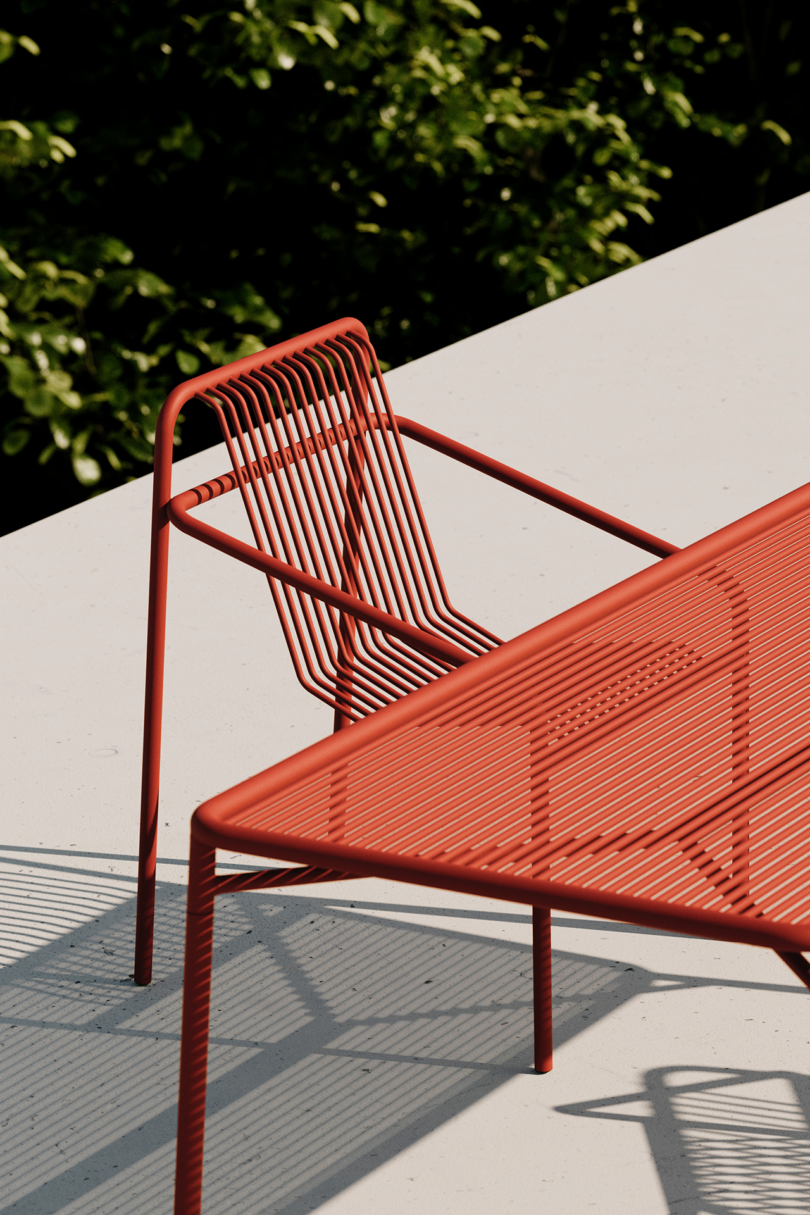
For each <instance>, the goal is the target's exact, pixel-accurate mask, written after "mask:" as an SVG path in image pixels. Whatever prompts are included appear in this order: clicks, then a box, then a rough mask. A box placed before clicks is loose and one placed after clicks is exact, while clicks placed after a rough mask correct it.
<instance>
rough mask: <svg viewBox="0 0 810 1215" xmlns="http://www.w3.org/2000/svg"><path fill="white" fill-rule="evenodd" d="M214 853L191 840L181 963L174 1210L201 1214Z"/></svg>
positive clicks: (180, 1214) (183, 1214) (185, 1214)
mask: <svg viewBox="0 0 810 1215" xmlns="http://www.w3.org/2000/svg"><path fill="white" fill-rule="evenodd" d="M215 859H216V852H215V850H214V849H213V848H206V847H205V846H204V845H202V844H198V843H197V841H196V840H192V841H191V858H190V864H189V875H188V876H189V880H188V911H187V913H186V953H185V962H184V966H183V1021H182V1030H181V1039H180V1096H179V1100H178V1109H177V1165H176V1171H175V1188H174V1212H175V1215H200V1210H201V1208H202V1176H203V1145H204V1139H205V1090H206V1080H207V1075H208V1025H209V1020H210V1011H211V954H212V948H213V943H214V888H213V877H214V870H215Z"/></svg>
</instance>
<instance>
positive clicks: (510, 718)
mask: <svg viewBox="0 0 810 1215" xmlns="http://www.w3.org/2000/svg"><path fill="white" fill-rule="evenodd" d="M808 548H810V485H808V486H804V487H802V488H801V489H798V490H795V491H794V492H793V493H791V494H788V495H786V497H784V498H782V499H779V500H778V501H776V502H774V503H771V504H770V505H769V506H767V507H763V508H762V509H760V510H758V511H755V512H754V513H753V514H752V515H749V516H748V517H747V518H744V519H741V520H739V521H738V522H737V523H734V524H731V525H730V526H729V527H726V528H723V529H722V530H721V531H719V532H717V533H715V534H714V535H711V536H708V537H706V538H705V539H704V540H701V541H698V542H697V543H696V544H693V545H691V546H690V547H689V548H687V549H684V550H683V551H682V552H679V553H676V554H675V555H673V556H670V557H669V558H668V559H667V560H666V561H663V562H661V563H660V564H658V565H655V566H652V567H651V568H649V569H646V570H643V571H641V573H638V574H636V575H634V576H633V577H632V578H629V579H627V580H625V581H624V582H622V583H619V584H618V585H617V586H615V587H612V588H611V589H609V590H607V591H604V592H602V593H601V594H599V595H597V596H595V597H594V598H592V599H590V600H588V601H586V602H585V603H582V604H580V605H578V606H577V607H575V608H572V609H570V610H569V611H567V612H563V613H562V614H561V615H559V616H557V617H555V618H554V619H552V620H549V621H547V622H546V623H545V624H541V625H539V626H538V627H537V628H535V629H532V630H530V631H529V632H527V633H524V634H523V635H522V636H521V637H518V638H515V639H514V640H512V641H509V642H507V643H505V644H504V645H502V646H501V647H499V648H497V649H496V650H494V651H493V652H491V653H488V654H485V655H483V656H482V657H481V658H479V659H478V660H477V661H476V662H474V663H467V664H465V665H464V666H463V667H461V668H460V669H459V670H456V671H453V672H451V673H450V674H448V675H447V676H446V677H445V678H443V679H440V680H436V681H434V682H433V683H431V684H430V685H429V686H427V687H424V688H421V689H420V690H418V691H416V692H415V693H414V694H413V695H412V696H408V697H406V698H404V699H401V700H399V701H398V702H397V703H396V704H392V705H389V706H387V707H386V708H384V709H383V710H382V712H380V713H377V714H374V715H372V716H370V717H369V718H367V719H366V720H365V721H362V722H359V723H358V724H357V725H356V726H354V727H353V728H352V729H351V730H345V731H341V732H340V733H338V734H335V735H333V736H332V737H331V738H326V739H323V740H322V741H321V742H319V743H316V744H315V745H314V746H312V747H309V748H307V749H306V750H304V751H302V752H300V754H298V755H295V756H292V757H291V758H290V759H287V760H284V761H282V762H281V763H279V764H276V765H275V766H274V767H273V768H270V769H268V770H267V771H265V772H261V773H259V774H258V775H257V776H254V777H251V778H250V779H249V780H246V781H244V782H243V783H242V784H240V785H237V786H236V787H234V788H232V789H229V790H228V791H226V792H225V793H221V794H219V795H218V796H216V797H214V798H212V799H211V800H210V801H208V802H206V803H205V804H204V805H202V806H200V807H199V808H198V809H197V810H196V811H195V813H194V815H193V818H192V828H191V856H190V867H189V888H188V915H187V920H186V953H185V972H184V973H185V982H184V991H183V1023H182V1047H181V1062H180V1096H179V1112H178V1150H177V1181H176V1190H175V1195H176V1196H175V1215H199V1210H200V1202H201V1194H202V1168H203V1136H204V1129H205V1093H206V1062H207V1051H208V1022H209V1004H210V985H211V970H212V943H213V926H214V903H215V899H216V896H217V895H219V894H223V893H228V892H231V891H233V890H247V889H254V888H258V887H261V886H263V885H265V884H266V883H265V875H264V874H260V873H252V874H234V875H229V876H217V874H216V852H217V849H218V848H226V849H228V850H229V851H236V852H242V853H247V854H249V855H252V856H265V857H272V858H274V859H276V860H282V861H286V862H289V863H297V864H299V865H310V866H323V867H331V868H338V867H341V868H345V869H346V870H348V871H349V872H351V873H354V874H357V875H362V876H369V877H383V878H388V879H394V880H397V881H404V882H412V883H416V884H419V885H424V886H431V887H435V888H438V889H444V890H455V891H460V892H463V893H467V894H480V895H484V896H486V897H489V898H498V899H504V900H507V901H509V902H516V903H524V904H528V905H529V906H531V907H532V909H533V916H534V927H535V1033H536V1045H535V1050H536V1052H537V1055H538V1064H539V1067H540V1070H543V1067H544V1065H545V1063H546V1062H547V1063H549V1064H550V1052H551V1020H550V1011H551V1010H550V1007H549V1004H548V1002H547V994H548V991H549V985H548V977H547V972H546V966H547V964H548V956H549V955H548V950H547V938H546V936H545V935H544V934H545V933H546V932H547V926H548V919H547V918H541V916H542V917H547V915H548V913H547V912H544V913H541V912H540V911H539V910H538V909H540V908H552V907H554V908H558V909H560V910H563V911H570V912H575V913H580V914H585V915H596V916H607V917H609V918H610V919H614V920H620V921H624V922H626V923H630V924H638V925H645V926H649V927H654V928H658V929H661V930H665V931H671V932H680V933H686V934H688V935H693V936H699V937H703V938H707V939H709V940H719V941H733V942H738V943H742V944H748V945H756V946H760V947H763V948H767V949H773V950H775V951H776V952H777V953H778V954H779V956H780V957H781V958H782V959H783V961H784V962H786V963H787V965H788V966H789V967H790V969H791V970H792V971H793V972H794V973H795V974H796V975H797V976H798V978H799V979H800V980H801V981H802V982H803V983H804V984H805V985H806V986H808V987H810V964H808V962H807V959H806V958H805V957H804V956H803V951H806V950H810V869H808V861H807V857H808V851H810V741H809V739H810V615H808V611H807V603H808V599H809V598H810V565H809V564H808V561H807V553H808ZM545 1052H548V1054H547V1055H546V1053H545ZM271 1099H272V1097H271Z"/></svg>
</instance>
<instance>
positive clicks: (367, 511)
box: [199, 331, 498, 720]
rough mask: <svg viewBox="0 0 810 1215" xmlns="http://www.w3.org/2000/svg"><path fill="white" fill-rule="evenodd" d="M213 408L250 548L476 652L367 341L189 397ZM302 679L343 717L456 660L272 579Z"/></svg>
mask: <svg viewBox="0 0 810 1215" xmlns="http://www.w3.org/2000/svg"><path fill="white" fill-rule="evenodd" d="M199 396H200V399H202V400H204V401H205V402H207V404H209V405H210V406H211V407H212V408H213V409H214V410H215V411H216V413H217V416H218V418H219V421H220V426H221V428H222V432H223V435H224V437H225V441H226V443H227V446H228V450H229V453H230V456H231V461H232V465H233V470H234V474H235V476H236V479H237V481H238V484H239V489H240V492H241V494H242V498H243V501H244V504H245V507H246V510H247V513H248V518H249V520H250V526H251V530H252V532H253V537H254V540H255V543H256V545H257V547H258V548H259V549H260V550H261V551H262V552H267V553H269V554H270V555H271V556H273V557H277V558H279V559H281V560H283V561H285V562H286V563H287V564H288V565H291V566H294V567H295V568H296V569H299V570H303V571H304V572H306V573H308V574H310V575H312V576H313V577H316V578H318V579H320V580H321V581H322V582H326V583H328V584H329V585H331V586H334V587H337V588H339V589H340V590H342V591H345V592H347V593H348V594H350V595H352V596H354V597H355V598H358V599H361V600H363V601H365V602H366V603H370V604H372V605H374V606H375V607H378V608H380V609H382V610H383V611H385V612H387V613H389V614H390V615H391V616H394V617H396V618H397V619H399V620H403V621H406V622H407V623H409V624H412V625H414V626H415V627H417V628H419V629H421V630H423V631H425V632H428V633H432V634H433V635H434V636H435V635H438V636H441V637H445V638H447V639H448V640H449V641H451V642H452V643H453V644H454V645H455V646H457V647H459V649H461V650H462V651H464V653H466V654H470V655H480V654H483V653H485V652H486V651H487V650H490V649H492V648H493V646H495V645H497V644H498V638H497V637H495V636H494V635H493V634H491V633H488V632H487V631H486V630H485V629H483V628H481V627H480V626H478V625H476V624H475V623H474V622H473V621H471V620H468V619H467V618H466V617H465V616H462V615H461V614H460V613H459V612H457V611H456V610H455V608H454V607H453V606H452V605H451V603H450V602H449V599H448V597H447V592H446V589H445V586H444V583H443V581H442V577H441V573H440V570H439V567H438V563H437V561H436V557H435V554H434V551H433V545H432V543H431V540H430V535H429V533H428V530H427V526H426V523H425V520H424V516H423V513H422V508H421V506H420V503H419V499H418V496H417V494H416V489H415V487H414V484H413V479H412V477H411V472H410V469H409V467H408V462H407V459H406V457H405V452H404V449H403V445H402V440H401V437H400V435H399V432H398V430H397V425H396V420H395V418H394V415H393V413H392V410H391V407H390V403H389V401H388V397H387V394H386V391H385V386H384V383H383V380H382V375H381V372H380V368H379V365H378V363H377V358H376V355H375V353H374V350H373V348H372V346H371V345H370V343H369V342H368V341H367V339H366V338H365V337H364V336H363V335H362V334H360V333H354V332H351V331H350V332H348V333H344V334H337V335H335V336H334V337H331V338H329V339H326V340H323V341H317V342H315V343H314V344H312V345H310V346H302V348H301V349H300V350H298V351H296V352H295V353H293V354H288V355H287V357H284V358H281V359H279V360H277V361H269V362H268V363H266V364H264V365H262V366H259V367H256V368H254V369H253V370H251V371H250V372H247V373H245V374H242V375H241V376H239V377H238V378H233V379H228V380H225V381H223V382H222V383H220V384H218V385H217V386H215V387H213V388H210V389H208V390H207V391H205V392H203V393H200V394H199ZM268 582H269V584H270V589H271V592H272V594H273V598H274V601H275V604H276V608H277V610H278V613H279V617H280V619H281V623H282V627H283V629H284V634H285V637H286V639H287V643H288V646H289V649H290V653H291V656H292V659H293V663H294V664H295V669H296V673H297V675H298V678H299V680H300V681H301V683H303V685H304V687H306V688H307V690H308V691H311V692H313V693H314V694H315V695H316V696H318V697H319V698H320V699H321V700H324V701H326V703H327V704H330V705H332V706H333V707H335V708H337V709H338V710H339V711H340V712H341V713H342V714H343V715H344V716H345V717H346V718H348V719H349V720H357V719H359V718H361V717H364V716H366V715H367V714H369V713H373V712H374V711H375V710H376V709H378V708H380V707H382V706H383V705H386V704H390V703H392V702H393V701H395V700H397V699H399V698H400V697H401V696H404V695H406V694H407V693H409V692H411V691H413V690H414V689H415V688H418V687H422V686H423V685H424V684H426V683H428V682H430V681H431V680H433V679H435V678H436V677H437V676H439V675H441V674H444V673H445V672H446V671H448V670H450V669H452V666H451V664H450V663H446V662H442V661H441V659H439V658H431V657H429V656H427V655H426V654H424V653H421V652H419V651H417V650H415V649H413V648H412V647H410V646H408V645H407V643H405V642H403V641H402V640H400V639H398V638H396V637H392V636H390V635H386V634H384V633H382V632H381V631H380V630H377V629H373V628H370V627H369V626H368V625H366V624H364V623H362V622H361V621H357V620H356V619H354V618H352V617H349V616H346V615H342V614H341V613H340V612H339V611H337V610H336V609H335V608H334V607H331V606H329V605H327V604H325V603H323V602H319V601H318V600H317V599H313V598H312V597H311V596H310V595H307V594H303V593H301V592H299V591H297V590H295V589H293V588H292V587H289V586H285V585H284V584H282V583H281V582H279V581H277V580H276V579H273V578H269V579H268Z"/></svg>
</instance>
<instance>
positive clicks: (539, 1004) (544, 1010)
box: [532, 907, 554, 1072]
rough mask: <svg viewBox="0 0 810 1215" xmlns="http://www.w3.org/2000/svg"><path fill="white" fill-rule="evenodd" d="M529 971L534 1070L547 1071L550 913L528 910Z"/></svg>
mask: <svg viewBox="0 0 810 1215" xmlns="http://www.w3.org/2000/svg"><path fill="white" fill-rule="evenodd" d="M532 969H533V975H534V1067H535V1071H538V1072H550V1071H551V1069H552V1067H553V1066H554V1053H553V1025H552V1015H551V912H550V911H548V910H547V909H546V908H545V907H532Z"/></svg>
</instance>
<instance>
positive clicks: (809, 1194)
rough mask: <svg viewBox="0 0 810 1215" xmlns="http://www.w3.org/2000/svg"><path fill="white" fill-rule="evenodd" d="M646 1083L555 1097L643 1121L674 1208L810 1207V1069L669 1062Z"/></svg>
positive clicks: (694, 1214) (716, 1211)
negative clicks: (598, 1095)
mask: <svg viewBox="0 0 810 1215" xmlns="http://www.w3.org/2000/svg"><path fill="white" fill-rule="evenodd" d="M644 1081H645V1086H644V1088H643V1089H642V1090H641V1091H639V1092H634V1093H626V1094H624V1095H622V1096H619V1097H608V1098H604V1099H599V1100H596V1101H583V1102H579V1103H577V1104H572V1105H565V1106H557V1112H558V1113H566V1114H574V1115H577V1116H579V1117H585V1118H607V1119H610V1120H618V1121H623V1122H635V1123H638V1124H641V1125H642V1126H643V1127H644V1129H645V1131H646V1133H647V1138H648V1140H649V1143H650V1150H651V1153H652V1157H653V1159H654V1161H655V1164H656V1168H657V1170H658V1176H659V1179H660V1182H661V1187H662V1189H663V1191H664V1195H665V1198H666V1202H667V1206H668V1208H669V1210H670V1211H671V1212H673V1215H675V1213H676V1212H677V1215H804V1213H805V1212H806V1211H808V1210H809V1209H810V1078H809V1077H807V1076H806V1075H804V1076H803V1075H799V1074H798V1073H796V1072H786V1071H752V1070H745V1069H731V1068H713V1067H699V1066H695V1067H683V1066H678V1067H662V1068H655V1069H654V1070H652V1071H649V1072H647V1074H646V1076H645V1077H644Z"/></svg>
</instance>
